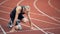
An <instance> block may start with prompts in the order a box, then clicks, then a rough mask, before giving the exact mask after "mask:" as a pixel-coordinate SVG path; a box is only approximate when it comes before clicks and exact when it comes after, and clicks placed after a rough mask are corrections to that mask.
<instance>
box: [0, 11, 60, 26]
mask: <svg viewBox="0 0 60 34" xmlns="http://www.w3.org/2000/svg"><path fill="white" fill-rule="evenodd" d="M0 12H2V13H6V14H10V12H4V11H0ZM31 14H35V13H32V12H31ZM1 19H2V18H1ZM31 19H34V20H37V21H41V22H44V23H49V24H54V25H58V26H60V24H57V23H51V22H48V21H44V20H40V19H36V18H31Z"/></svg>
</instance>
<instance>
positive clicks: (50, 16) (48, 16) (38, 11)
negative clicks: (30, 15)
mask: <svg viewBox="0 0 60 34" xmlns="http://www.w3.org/2000/svg"><path fill="white" fill-rule="evenodd" d="M36 2H37V0H35V1H34V3H33V5H34V7H35V8H36V9H37V11H38V12H40V13H42V14H43V15H45V16H47V17H48V18H50V19H52V20H54V21H56V22H58V23H60V21H59V20H57V19H55V18H53V17H51V16H49V15H47V14H46V13H44V12H43V11H41V10H40V9H39V8H38V7H37V6H36Z"/></svg>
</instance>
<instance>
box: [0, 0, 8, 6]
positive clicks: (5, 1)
mask: <svg viewBox="0 0 60 34" xmlns="http://www.w3.org/2000/svg"><path fill="white" fill-rule="evenodd" d="M6 1H8V0H5V1H3V2H1V3H0V5H2V4H4V3H5V2H6Z"/></svg>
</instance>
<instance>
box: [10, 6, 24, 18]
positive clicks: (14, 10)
mask: <svg viewBox="0 0 60 34" xmlns="http://www.w3.org/2000/svg"><path fill="white" fill-rule="evenodd" d="M16 8H17V7H15V8H14V9H13V11H12V12H11V13H10V17H11V18H13V19H14V18H15V15H16ZM21 8H22V9H21V11H20V13H19V15H18V19H22V18H24V17H23V14H25V13H24V12H23V8H24V6H21Z"/></svg>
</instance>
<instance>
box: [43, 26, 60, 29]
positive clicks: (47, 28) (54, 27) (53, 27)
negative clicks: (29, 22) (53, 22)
mask: <svg viewBox="0 0 60 34" xmlns="http://www.w3.org/2000/svg"><path fill="white" fill-rule="evenodd" d="M54 29H60V27H53V28H43V30H54Z"/></svg>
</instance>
